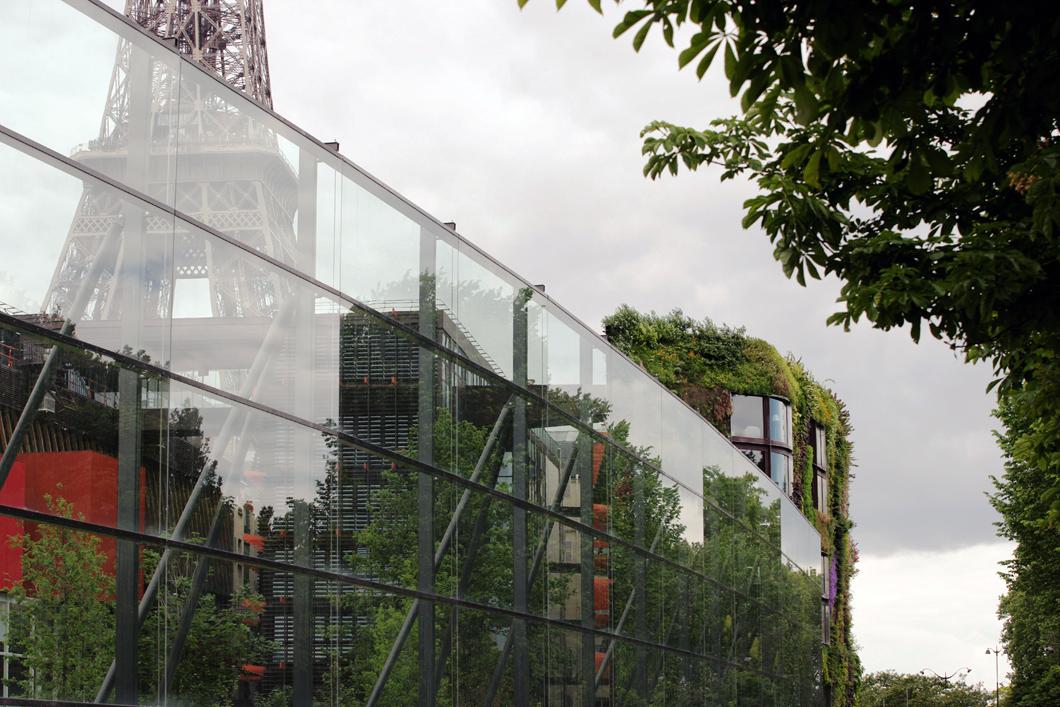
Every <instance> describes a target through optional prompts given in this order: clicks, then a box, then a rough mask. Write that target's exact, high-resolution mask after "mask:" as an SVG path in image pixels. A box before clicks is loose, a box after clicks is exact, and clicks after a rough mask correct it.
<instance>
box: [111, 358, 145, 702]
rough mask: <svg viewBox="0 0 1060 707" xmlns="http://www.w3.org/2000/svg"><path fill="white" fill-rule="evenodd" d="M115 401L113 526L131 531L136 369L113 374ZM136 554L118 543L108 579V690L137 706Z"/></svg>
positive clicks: (136, 457)
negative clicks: (111, 675) (111, 607)
mask: <svg viewBox="0 0 1060 707" xmlns="http://www.w3.org/2000/svg"><path fill="white" fill-rule="evenodd" d="M118 398H119V401H118V499H117V505H118V509H117V510H118V514H117V515H118V527H119V528H121V529H122V530H133V531H136V530H139V529H140V528H139V523H138V520H139V515H140V513H139V510H140V379H139V376H138V375H137V373H136V371H130V370H121V371H119V372H118ZM138 554H139V551H138V548H137V545H136V542H134V541H132V540H118V542H117V551H116V561H117V562H116V572H115V578H114V580H115V587H114V590H115V592H114V593H115V632H114V665H115V681H114V687H115V698H116V699H117V701H118V702H121V703H125V704H135V703H136V702H137V694H136V677H137V669H136V649H137V645H138V643H139V641H138V636H139V633H140V631H139V625H138V623H139V622H138V621H137V618H136V608H137V605H138V601H137V596H136V590H137V586H136V585H137V581H136V580H137V577H138V575H139V572H138V566H139V557H138Z"/></svg>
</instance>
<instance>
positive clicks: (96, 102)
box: [0, 2, 181, 204]
mask: <svg viewBox="0 0 1060 707" xmlns="http://www.w3.org/2000/svg"><path fill="white" fill-rule="evenodd" d="M82 13H85V14H82ZM86 14H87V15H89V16H91V17H92V18H93V19H94V20H95V21H93V20H90V19H88V18H87V17H86V16H85V15H86ZM119 33H120V37H121V38H120V39H119ZM42 47H47V50H46V51H42V50H41V48H42ZM0 66H5V67H10V68H11V69H12V70H10V71H7V72H5V76H4V82H3V86H2V87H0V124H3V125H5V126H6V127H8V128H10V129H12V130H15V131H17V132H19V133H22V134H23V135H25V136H26V137H28V138H30V139H32V140H35V141H37V142H39V143H41V144H43V145H45V146H46V147H49V148H51V149H52V150H55V151H56V152H58V153H60V154H62V155H69V156H71V157H72V158H73V159H75V160H77V161H78V162H81V163H82V164H84V165H85V166H87V167H90V168H92V169H94V170H96V171H98V172H102V173H103V174H106V175H107V176H109V177H111V178H113V179H116V180H118V181H119V182H122V183H124V184H127V185H129V186H130V187H132V188H133V189H136V190H138V191H140V192H142V193H146V194H148V195H150V196H152V197H154V198H156V199H159V200H161V201H162V202H164V203H166V204H172V203H173V197H172V184H173V169H174V165H175V159H174V153H175V150H174V148H175V145H176V138H177V131H176V126H177V125H178V124H179V123H178V120H177V114H178V109H177V100H176V96H177V83H178V76H179V74H180V69H181V61H180V60H179V59H178V58H177V56H176V54H174V53H173V52H170V51H167V50H166V49H165V48H163V47H162V46H160V45H159V44H158V43H156V42H154V41H152V40H151V39H149V38H148V37H146V36H144V35H143V34H142V33H140V32H135V31H131V30H129V29H128V28H127V27H124V26H123V25H122V23H121V22H120V21H119V20H116V19H114V18H113V17H111V16H109V15H108V14H106V13H103V12H101V11H99V10H97V9H96V8H91V7H85V6H84V5H82V6H81V7H78V4H76V3H63V2H34V3H28V4H24V5H20V4H19V3H9V2H8V3H3V4H2V6H0Z"/></svg>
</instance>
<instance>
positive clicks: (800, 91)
mask: <svg viewBox="0 0 1060 707" xmlns="http://www.w3.org/2000/svg"><path fill="white" fill-rule="evenodd" d="M816 116H817V98H816V97H815V96H814V95H813V93H812V92H811V91H810V89H808V88H807V87H806V84H802V85H801V86H797V87H796V88H795V119H796V120H797V121H799V124H800V125H808V124H809V122H810V121H811V120H813V119H814V118H815V117H816Z"/></svg>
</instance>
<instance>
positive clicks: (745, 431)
mask: <svg viewBox="0 0 1060 707" xmlns="http://www.w3.org/2000/svg"><path fill="white" fill-rule="evenodd" d="M731 429H732V436H733V437H748V438H753V439H763V438H764V437H765V430H764V428H763V427H762V398H760V397H758V396H757V395H734V396H732V422H731Z"/></svg>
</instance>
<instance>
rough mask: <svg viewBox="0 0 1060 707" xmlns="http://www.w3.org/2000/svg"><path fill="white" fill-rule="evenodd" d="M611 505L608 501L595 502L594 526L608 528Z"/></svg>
mask: <svg viewBox="0 0 1060 707" xmlns="http://www.w3.org/2000/svg"><path fill="white" fill-rule="evenodd" d="M610 512H611V507H610V506H608V505H607V504H606V503H594V504H593V527H594V528H596V529H597V530H607V516H608V514H609V513H610Z"/></svg>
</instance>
